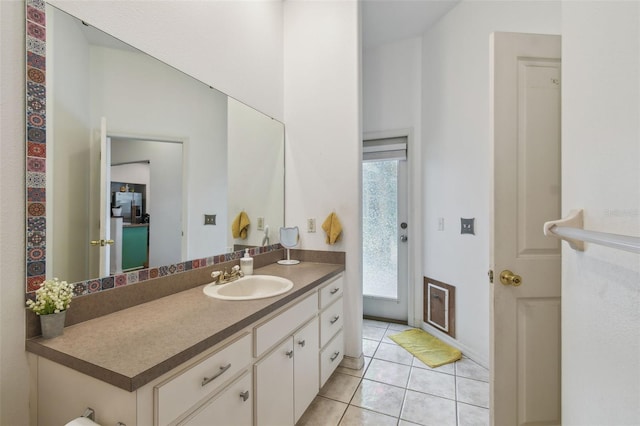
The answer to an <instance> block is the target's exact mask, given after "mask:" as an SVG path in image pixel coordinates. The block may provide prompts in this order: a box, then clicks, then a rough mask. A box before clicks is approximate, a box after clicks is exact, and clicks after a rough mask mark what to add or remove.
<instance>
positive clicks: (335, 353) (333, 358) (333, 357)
mask: <svg viewBox="0 0 640 426" xmlns="http://www.w3.org/2000/svg"><path fill="white" fill-rule="evenodd" d="M339 355H340V351H338V352H334V353H333V355H331V361H335V360H336V358H338V356H339Z"/></svg>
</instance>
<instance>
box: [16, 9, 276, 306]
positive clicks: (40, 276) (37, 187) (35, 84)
mask: <svg viewBox="0 0 640 426" xmlns="http://www.w3.org/2000/svg"><path fill="white" fill-rule="evenodd" d="M25 16H26V62H27V64H26V69H25V75H26V88H25V89H26V103H25V111H26V134H27V140H26V143H25V145H26V146H25V148H26V164H25V170H26V196H27V200H26V204H27V205H26V208H27V218H26V245H27V250H26V263H27V264H26V270H27V276H26V280H25V287H26V296H27V298H34V297H35V291H36V290H37V289H38V288H40V284H42V282H43V281H44V280H45V271H46V224H47V222H46V220H47V219H46V208H47V200H46V183H47V175H46V158H47V148H46V147H47V128H46V122H47V117H46V104H47V96H46V94H47V90H46V57H45V52H46V21H47V20H46V12H45V2H44V0H26V13H25ZM281 248H282V246H281V245H280V244H274V245H270V246H265V247H255V248H252V249H250V250H249V253H250V254H251V255H252V256H255V255H258V254H263V253H268V252H271V251H274V250H279V249H281ZM243 253H244V250H239V251H235V252H232V253H226V254H221V255H216V256H211V257H205V258H202V259H193V260H188V261H186V262H180V263H176V264H172V265H164V266H160V267H158V268H149V269H142V270H137V271H132V272H126V273H123V274H118V275H114V276H110V277H104V278H98V279H90V280H86V281H79V282H77V283H73V291H74V295H75V296H81V295H85V294H89V293H97V292H99V291H103V290H109V289H112V288H114V287H119V286H125V285H129V284H134V283H138V282H143V281H148V280H151V279H154V278H158V277H161V276H169V275H174V274H179V273H182V272H185V271H190V270H193V269H198V268H205V267H207V266H212V265H215V264H218V263H223V262H228V261H230V260H236V259H240V258H241V257H242V256H243ZM61 278H62V277H61Z"/></svg>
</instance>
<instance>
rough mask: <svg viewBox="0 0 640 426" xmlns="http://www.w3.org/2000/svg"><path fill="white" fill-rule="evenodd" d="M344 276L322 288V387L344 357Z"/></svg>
mask: <svg viewBox="0 0 640 426" xmlns="http://www.w3.org/2000/svg"><path fill="white" fill-rule="evenodd" d="M343 288H344V278H343V275H342V274H340V275H338V276H337V277H335V278H333V279H331V280H329V282H327V283H326V284H324V285H323V286H322V287H321V288H320V290H319V294H320V300H319V305H318V308H319V310H320V348H321V349H320V387H322V386H323V385H324V384H325V383H326V382H327V380H328V379H329V377H330V376H331V374H332V373H333V372H334V371H335V369H336V368H337V367H338V365H340V362H341V361H342V358H343V357H344V337H343V336H344V333H343V331H342V329H343V312H344V306H343V298H342V294H343Z"/></svg>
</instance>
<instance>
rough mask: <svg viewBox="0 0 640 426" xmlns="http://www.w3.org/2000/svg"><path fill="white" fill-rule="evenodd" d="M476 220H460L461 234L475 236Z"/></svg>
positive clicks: (473, 218)
mask: <svg viewBox="0 0 640 426" xmlns="http://www.w3.org/2000/svg"><path fill="white" fill-rule="evenodd" d="M475 220H476V218H475V217H472V218H471V219H464V218H462V217H461V218H460V233H461V234H471V235H475V234H476V232H475V226H474V222H475Z"/></svg>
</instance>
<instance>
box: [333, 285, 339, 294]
mask: <svg viewBox="0 0 640 426" xmlns="http://www.w3.org/2000/svg"><path fill="white" fill-rule="evenodd" d="M339 291H340V288H338V287H336V288H334V289H333V290H331V294H336V293H337V292H339Z"/></svg>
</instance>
